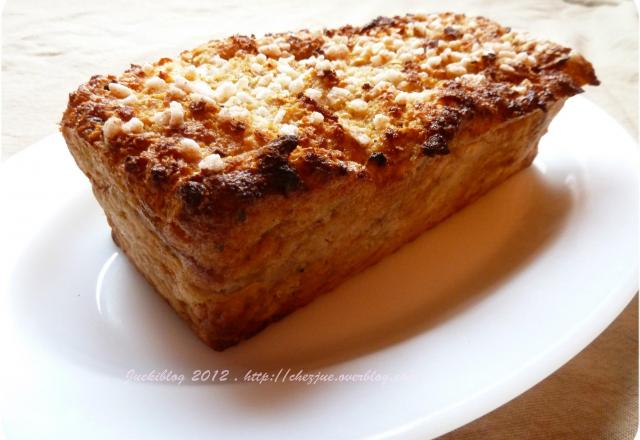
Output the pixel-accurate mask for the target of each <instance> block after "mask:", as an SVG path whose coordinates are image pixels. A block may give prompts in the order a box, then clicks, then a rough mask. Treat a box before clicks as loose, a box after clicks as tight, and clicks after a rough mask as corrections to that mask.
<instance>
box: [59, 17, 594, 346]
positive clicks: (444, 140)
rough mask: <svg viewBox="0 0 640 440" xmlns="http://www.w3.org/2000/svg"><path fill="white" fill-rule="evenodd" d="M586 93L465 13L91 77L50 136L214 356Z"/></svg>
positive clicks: (417, 221)
mask: <svg viewBox="0 0 640 440" xmlns="http://www.w3.org/2000/svg"><path fill="white" fill-rule="evenodd" d="M597 83H598V81H597V79H596V77H595V74H594V71H593V68H592V67H591V65H590V64H589V63H588V62H587V61H586V60H585V59H584V58H582V57H581V56H580V55H577V54H575V53H572V52H571V50H570V49H567V48H563V47H561V46H558V45H556V44H553V43H549V42H542V41H536V40H532V39H529V38H526V37H524V36H522V35H521V34H518V33H515V32H512V31H511V30H510V29H508V28H505V27H502V26H500V25H498V24H496V23H494V22H491V21H490V20H487V19H485V18H482V17H466V16H464V15H459V14H449V13H444V14H437V15H428V16H412V15H408V16H404V17H392V18H384V17H380V18H377V19H375V20H374V21H372V22H371V23H369V24H368V25H365V26H362V27H353V26H345V27H342V28H339V29H335V30H324V31H322V32H311V31H307V30H302V31H299V32H296V33H283V34H274V35H267V36H264V37H261V38H256V37H254V36H250V37H246V36H239V35H236V36H232V37H230V38H227V39H223V40H216V41H211V42H209V43H208V44H206V45H203V46H201V47H198V48H196V49H194V50H191V51H186V52H183V53H182V54H181V55H180V57H179V58H177V59H175V60H173V59H169V58H163V59H160V60H159V61H158V62H156V63H154V64H153V65H148V66H136V65H132V67H131V68H130V69H129V70H127V71H126V72H124V73H123V74H122V75H120V76H119V77H115V76H94V77H92V78H91V80H90V81H89V82H88V83H87V84H84V85H82V86H80V87H79V89H78V90H77V91H76V92H74V93H72V94H71V95H70V98H69V105H68V107H67V110H66V112H65V114H64V116H63V120H62V132H63V134H64V136H65V139H66V140H67V143H68V144H69V148H70V150H71V152H72V153H73V155H74V157H75V159H76V161H77V162H78V164H79V165H80V167H81V168H82V169H83V171H84V172H85V173H86V174H87V175H88V176H89V178H90V179H91V180H92V183H93V186H94V192H95V193H96V196H97V198H98V200H99V201H100V203H101V204H102V205H103V207H104V208H105V211H106V212H107V216H108V218H109V221H110V224H111V225H112V228H113V231H114V235H115V236H116V237H117V238H118V242H119V243H120V245H121V246H122V247H123V249H124V250H125V252H126V253H127V254H128V255H129V256H130V257H131V259H132V260H133V261H134V263H135V264H136V265H137V266H138V268H139V269H140V270H141V271H142V272H143V273H144V274H145V276H146V277H147V278H148V279H149V280H150V281H151V283H152V284H153V285H154V286H155V287H156V288H157V289H158V291H159V292H160V293H162V294H163V296H164V297H165V298H167V299H168V300H169V301H170V303H171V304H172V306H173V307H174V308H176V310H178V312H179V313H180V314H181V315H182V316H183V317H185V318H186V319H188V320H189V321H190V322H191V323H192V325H193V327H194V329H195V330H196V332H197V333H198V334H199V335H200V337H202V338H203V339H204V340H205V341H206V342H207V343H209V344H210V345H212V346H214V347H215V348H223V347H226V346H228V345H230V344H232V343H235V342H237V341H238V340H240V339H242V338H244V337H247V336H249V335H250V334H253V333H254V332H256V331H258V330H259V329H260V328H262V327H263V326H264V325H266V324H267V323H268V322H270V321H272V320H274V319H277V318H278V317H281V316H283V315H284V314H286V313H288V311H290V310H293V309H295V308H296V307H299V306H300V305H302V304H304V303H306V302H308V301H310V300H311V299H313V298H314V297H315V296H317V295H318V294H319V293H322V291H323V290H324V289H328V288H330V287H332V286H335V285H336V284H337V283H339V282H340V281H341V280H343V279H344V277H346V276H348V275H349V273H352V272H353V271H355V270H360V269H362V268H364V267H366V266H367V265H368V264H371V263H373V262H375V261H377V260H378V259H379V258H381V257H382V256H384V255H386V254H388V253H389V252H391V251H393V250H394V249H396V248H397V247H398V246H400V245H401V244H402V243H404V242H406V241H407V240H408V239H411V238H412V237H414V236H415V235H416V234H417V233H419V232H420V231H422V230H423V229H425V228H427V227H429V226H431V225H433V224H435V223H437V222H438V221H440V220H442V219H443V218H445V217H446V216H448V215H450V214H451V213H453V212H455V210H456V209H459V208H460V207H462V206H464V205H465V204H466V203H468V202H470V201H471V200H473V199H475V198H476V197H478V196H479V195H480V194H482V193H484V192H486V191H487V190H489V189H490V188H491V187H492V186H494V185H496V184H497V183H499V182H501V181H502V180H504V179H505V178H507V177H508V176H510V175H511V174H513V173H514V172H516V171H518V170H520V169H522V168H523V167H525V166H527V165H528V164H529V163H530V162H531V160H532V159H533V157H534V155H535V146H536V144H537V140H538V138H539V137H540V136H541V135H542V133H543V131H544V129H545V127H546V125H547V124H548V123H549V121H550V120H551V118H552V117H553V114H555V112H556V111H557V110H558V109H559V107H560V106H561V104H562V102H563V101H564V100H565V99H566V98H568V97H570V96H572V95H574V94H576V93H580V92H581V91H582V90H581V87H582V86H583V85H585V84H597ZM510 137H511V138H513V139H509V138H510ZM492 143H493V144H495V145H492ZM472 182H473V183H474V185H473V191H472V190H465V189H464V186H465V185H470V184H471V183H472ZM456 185H457V186H456ZM415 197H422V198H424V199H426V200H430V202H429V204H430V205H429V206H428V207H426V208H425V207H423V206H422V205H421V204H420V203H421V200H422V199H419V200H416V199H414V198H415ZM447 197H449V198H447ZM411 201H412V203H410V202H411ZM360 203H363V204H366V206H367V207H375V208H376V209H378V210H385V209H389V210H391V211H393V210H394V209H397V210H398V211H397V214H398V215H399V216H402V217H401V218H396V217H393V215H392V214H389V215H391V217H389V216H387V215H386V214H385V215H382V214H379V213H378V212H375V211H372V210H371V209H373V208H362V209H360V208H355V207H353V205H354V204H360ZM394 215H395V214H394ZM332 222H334V223H335V225H334V226H331V225H332ZM385 222H387V223H389V224H390V225H395V226H393V228H392V227H391V226H389V227H384V226H382V225H384V224H386V223H385ZM394 228H395V229H394ZM343 229H345V231H343ZM376 231H377V232H376ZM134 232H135V233H134ZM367 233H379V234H382V235H380V236H378V237H374V238H371V237H364V236H363V235H362V234H367ZM384 234H386V235H384ZM316 235H317V236H316ZM334 239H335V240H336V241H333V240H334ZM306 241H309V243H310V244H305V242H306ZM363 241H364V242H367V243H369V244H370V246H372V247H370V248H368V247H366V246H361V245H362V242H363ZM314 246H315V247H314ZM358 246H361V249H359V250H357V251H354V248H357V247H358ZM376 246H377V247H376ZM314 249H315V251H314ZM347 249H351V251H350V252H351V253H352V254H349V255H345V254H344V253H345V252H347ZM332 252H334V253H333V254H332ZM323 258H324V259H328V258H331V259H334V260H335V261H334V262H335V263H336V264H339V265H340V267H341V268H343V270H339V271H335V273H327V272H326V270H325V269H323V268H322V267H321V264H322V261H320V260H322V259H323ZM324 264H326V262H325V263H324ZM157 267H163V268H165V269H166V270H165V269H163V270H162V271H159V272H158V271H155V270H154V268H157ZM299 270H301V271H303V272H299ZM303 273H304V274H303ZM174 279H175V280H177V281H176V282H175V283H171V282H168V280H174Z"/></svg>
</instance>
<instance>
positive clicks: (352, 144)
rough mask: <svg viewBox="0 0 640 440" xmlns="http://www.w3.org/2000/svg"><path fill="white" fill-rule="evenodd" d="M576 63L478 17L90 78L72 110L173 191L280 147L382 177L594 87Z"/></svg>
mask: <svg viewBox="0 0 640 440" xmlns="http://www.w3.org/2000/svg"><path fill="white" fill-rule="evenodd" d="M577 57H579V55H577V54H575V53H574V52H572V51H571V50H570V49H567V48H564V47H561V46H558V45H556V44H554V43H550V42H547V41H542V40H538V39H534V38H531V37H529V36H527V35H525V34H523V33H520V32H516V31H513V30H511V29H509V28H506V27H503V26H500V25H498V24H496V23H494V22H492V21H490V20H488V19H485V18H482V17H467V16H465V15H461V14H452V13H442V14H429V15H426V14H425V15H421V14H418V15H408V16H404V17H393V18H386V17H380V18H378V19H376V20H373V21H372V22H371V23H369V24H368V25H366V26H362V27H354V26H345V27H342V28H340V29H335V30H326V29H325V30H316V31H309V30H302V31H298V32H295V33H282V34H268V35H265V36H262V37H258V38H257V37H254V36H250V37H247V36H240V35H236V36H233V37H230V38H227V39H223V40H214V41H211V42H209V43H207V44H205V45H203V46H200V47H198V48H196V49H194V50H191V51H185V52H183V53H182V54H180V56H179V57H177V58H175V59H170V58H162V59H160V60H158V61H157V62H155V63H152V64H145V65H144V66H135V65H133V66H132V68H131V69H129V70H127V71H126V72H125V73H124V74H122V75H120V76H119V77H114V76H109V77H94V78H93V79H92V81H91V82H90V83H89V84H88V85H87V86H86V87H87V88H85V89H82V88H81V89H80V90H79V91H78V92H76V94H72V96H71V100H70V109H71V107H72V104H73V102H74V100H75V101H77V103H78V104H77V107H75V108H74V109H73V111H74V112H75V113H74V114H75V115H76V118H77V119H78V120H77V121H76V123H77V124H78V125H82V127H83V128H82V130H81V131H82V133H83V135H86V136H87V138H88V140H90V141H92V142H103V143H104V144H106V145H112V146H113V145H122V146H124V145H126V146H128V147H127V148H123V152H122V153H121V154H120V156H121V159H119V160H121V161H122V162H123V163H124V161H125V158H126V157H128V156H131V155H132V154H133V155H146V156H148V159H149V160H148V161H147V162H149V163H155V162H159V161H165V162H166V161H171V160H172V161H174V162H176V161H177V162H176V163H177V165H173V166H172V167H169V166H167V165H166V164H165V163H164V162H162V167H164V169H166V173H169V174H170V173H174V175H176V176H177V177H176V179H181V180H189V179H192V178H195V177H197V176H200V175H202V176H206V175H207V173H220V172H222V171H223V170H224V172H225V173H227V172H234V170H240V169H241V168H242V166H243V164H244V166H251V167H255V166H257V165H256V163H259V159H256V158H259V156H260V155H261V154H262V153H261V151H263V149H264V148H266V146H267V145H269V144H270V143H271V142H274V141H275V140H277V139H279V138H282V137H287V138H291V137H295V138H296V139H297V142H296V146H295V147H294V148H293V149H292V150H291V151H289V152H288V156H287V161H286V163H287V164H288V165H287V166H291V167H293V168H292V170H293V171H292V172H302V171H301V170H303V169H308V168H309V167H308V166H306V165H305V166H303V165H295V163H311V164H312V165H313V166H312V168H313V167H319V169H327V167H329V168H331V169H335V170H336V171H335V172H336V173H338V174H340V173H344V172H345V170H347V171H349V170H354V171H356V172H358V171H361V170H363V169H366V170H369V168H370V167H373V168H371V170H379V171H376V172H382V171H380V170H387V169H389V167H388V166H386V165H392V164H400V163H404V162H406V161H414V160H417V159H419V158H424V157H426V158H432V160H436V159H437V157H438V156H439V155H442V154H446V153H448V152H449V149H448V142H449V140H450V139H452V138H453V136H454V134H455V133H456V132H457V130H459V129H460V127H461V126H462V125H463V124H464V122H465V121H468V120H472V119H474V118H475V119H481V118H485V119H486V120H505V119H507V118H509V117H512V116H514V115H515V116H518V115H520V114H524V113H527V112H529V111H533V110H535V109H538V108H542V109H544V108H545V105H546V104H545V103H546V102H547V101H549V102H550V101H553V100H554V99H556V98H558V97H566V96H570V95H573V94H575V93H579V92H580V86H581V85H583V84H587V83H590V84H597V79H596V78H595V75H594V73H593V70H592V69H591V68H590V65H588V63H587V62H586V61H584V59H582V58H581V57H580V59H581V60H582V61H583V63H582V64H581V65H580V68H577V67H575V63H573V61H574V60H576V59H578V58H577ZM585 63H586V65H588V66H589V67H588V68H585V67H584V65H585ZM83 106H84V107H83ZM68 111H70V110H68ZM492 118H493V119H492ZM127 139H129V140H128V141H127ZM131 139H136V142H132V141H131ZM134 144H135V145H136V147H135V148H133V147H132V145H134ZM309 151H313V154H310V153H309ZM120 156H119V157H120ZM168 156H171V157H172V158H173V159H171V158H169V159H167V158H166V157H168ZM256 161H258V162H256ZM296 161H297V162H296ZM294 162H295V163H294ZM328 164H331V165H330V166H329V165H328ZM381 164H385V166H384V167H382V166H380V165H381ZM283 167H284V165H283ZM283 169H284V168H283ZM176 170H177V171H176ZM296 170H298V171H296ZM258 172H263V171H261V170H260V169H258ZM371 172H374V171H371ZM156 174H157V173H156ZM152 180H153V179H152ZM153 181H154V182H157V181H158V180H157V179H156V180H153ZM162 181H163V182H164V181H165V180H162Z"/></svg>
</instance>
